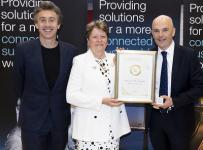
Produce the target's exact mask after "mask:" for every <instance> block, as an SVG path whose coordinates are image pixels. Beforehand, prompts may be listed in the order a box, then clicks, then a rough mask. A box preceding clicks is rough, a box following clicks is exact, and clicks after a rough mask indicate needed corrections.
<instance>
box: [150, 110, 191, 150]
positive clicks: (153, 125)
mask: <svg viewBox="0 0 203 150" xmlns="http://www.w3.org/2000/svg"><path fill="white" fill-rule="evenodd" d="M179 127H180V125H177V123H176V121H174V118H173V115H172V114H170V113H169V114H167V115H163V114H161V113H160V112H159V110H156V109H153V110H152V114H151V121H150V129H149V134H150V139H151V143H152V146H153V148H154V150H189V146H190V136H189V135H188V136H186V135H187V134H183V132H182V130H180V128H179ZM185 132H187V131H185Z"/></svg>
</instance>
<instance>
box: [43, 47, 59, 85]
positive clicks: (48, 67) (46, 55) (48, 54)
mask: <svg viewBox="0 0 203 150" xmlns="http://www.w3.org/2000/svg"><path fill="white" fill-rule="evenodd" d="M41 48H42V58H43V65H44V72H45V75H46V79H47V83H48V85H49V88H50V89H52V88H53V87H54V84H55V82H56V80H57V77H58V74H59V66H60V47H59V44H58V45H57V46H56V47H55V48H45V47H43V46H42V45H41Z"/></svg>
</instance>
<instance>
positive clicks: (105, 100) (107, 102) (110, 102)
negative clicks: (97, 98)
mask: <svg viewBox="0 0 203 150" xmlns="http://www.w3.org/2000/svg"><path fill="white" fill-rule="evenodd" d="M102 104H105V105H107V106H111V107H116V106H120V105H122V104H123V102H121V101H118V100H117V99H114V98H103V99H102Z"/></svg>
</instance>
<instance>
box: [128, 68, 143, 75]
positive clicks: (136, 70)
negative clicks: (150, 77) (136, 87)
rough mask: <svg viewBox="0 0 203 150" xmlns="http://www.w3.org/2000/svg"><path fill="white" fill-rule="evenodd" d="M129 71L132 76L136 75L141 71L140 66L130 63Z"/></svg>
mask: <svg viewBox="0 0 203 150" xmlns="http://www.w3.org/2000/svg"><path fill="white" fill-rule="evenodd" d="M130 73H131V74H132V75H134V76H138V75H139V74H140V73H141V67H140V66H139V65H132V66H131V67H130Z"/></svg>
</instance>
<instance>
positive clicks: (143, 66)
mask: <svg viewBox="0 0 203 150" xmlns="http://www.w3.org/2000/svg"><path fill="white" fill-rule="evenodd" d="M155 62H156V51H142V50H121V51H117V53H116V73H115V76H116V78H115V79H116V80H115V98H117V99H118V100H120V101H124V102H129V103H152V102H153V101H154V93H155V92H154V90H155V83H154V82H155V70H156V69H155V66H156V65H155Z"/></svg>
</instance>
